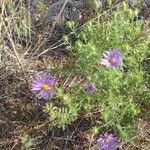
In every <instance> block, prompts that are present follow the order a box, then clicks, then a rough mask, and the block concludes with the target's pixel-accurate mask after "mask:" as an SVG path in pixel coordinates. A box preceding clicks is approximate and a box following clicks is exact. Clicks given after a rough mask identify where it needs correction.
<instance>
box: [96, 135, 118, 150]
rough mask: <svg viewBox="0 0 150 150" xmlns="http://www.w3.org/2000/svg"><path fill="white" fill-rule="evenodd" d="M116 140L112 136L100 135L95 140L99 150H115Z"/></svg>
mask: <svg viewBox="0 0 150 150" xmlns="http://www.w3.org/2000/svg"><path fill="white" fill-rule="evenodd" d="M117 142H118V139H117V137H116V136H114V135H113V134H110V135H108V134H100V137H99V139H98V140H97V147H98V149H99V150H115V149H116V146H117Z"/></svg>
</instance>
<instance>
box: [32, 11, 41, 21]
mask: <svg viewBox="0 0 150 150" xmlns="http://www.w3.org/2000/svg"><path fill="white" fill-rule="evenodd" d="M32 17H33V19H34V20H35V21H39V20H40V17H41V15H40V14H39V13H37V12H34V13H33V14H32Z"/></svg>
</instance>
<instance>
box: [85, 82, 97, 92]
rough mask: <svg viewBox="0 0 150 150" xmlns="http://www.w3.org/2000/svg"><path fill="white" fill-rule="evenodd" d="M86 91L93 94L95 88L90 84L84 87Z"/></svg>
mask: <svg viewBox="0 0 150 150" xmlns="http://www.w3.org/2000/svg"><path fill="white" fill-rule="evenodd" d="M84 90H85V91H86V92H88V93H93V92H94V91H95V87H94V85H92V84H91V83H90V84H87V85H85V86H84Z"/></svg>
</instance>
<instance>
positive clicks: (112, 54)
mask: <svg viewBox="0 0 150 150" xmlns="http://www.w3.org/2000/svg"><path fill="white" fill-rule="evenodd" d="M103 56H104V58H103V59H101V61H100V63H101V64H102V65H105V66H106V67H107V68H113V69H117V68H118V67H119V65H120V64H121V53H120V52H119V51H118V50H117V49H114V50H112V51H106V52H105V53H104V54H103Z"/></svg>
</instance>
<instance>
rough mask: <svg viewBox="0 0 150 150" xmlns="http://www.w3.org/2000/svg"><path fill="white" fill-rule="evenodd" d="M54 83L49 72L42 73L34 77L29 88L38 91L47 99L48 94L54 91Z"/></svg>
mask: <svg viewBox="0 0 150 150" xmlns="http://www.w3.org/2000/svg"><path fill="white" fill-rule="evenodd" d="M54 84H55V80H54V78H53V77H52V76H51V75H50V74H44V75H41V76H37V77H35V79H34V80H33V82H32V84H31V90H32V91H37V92H39V96H40V97H43V98H44V99H48V97H49V95H50V94H53V93H54V89H53V86H54Z"/></svg>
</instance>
